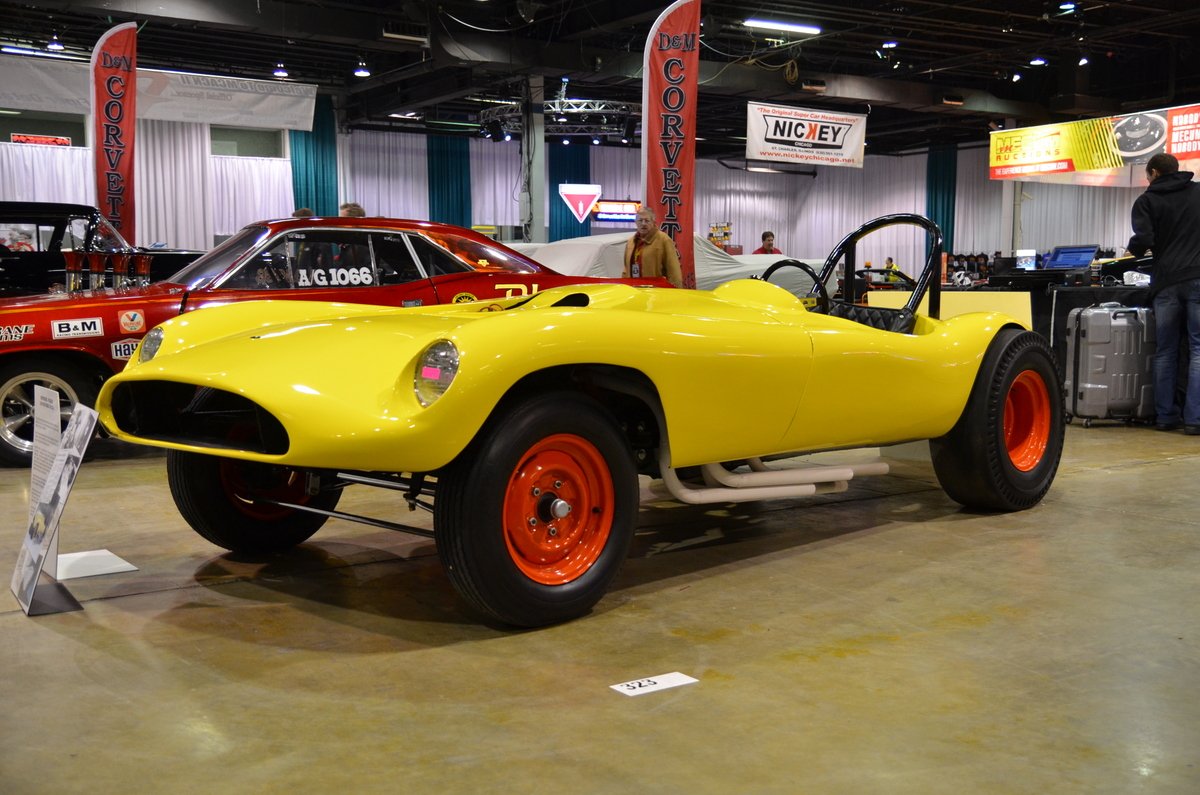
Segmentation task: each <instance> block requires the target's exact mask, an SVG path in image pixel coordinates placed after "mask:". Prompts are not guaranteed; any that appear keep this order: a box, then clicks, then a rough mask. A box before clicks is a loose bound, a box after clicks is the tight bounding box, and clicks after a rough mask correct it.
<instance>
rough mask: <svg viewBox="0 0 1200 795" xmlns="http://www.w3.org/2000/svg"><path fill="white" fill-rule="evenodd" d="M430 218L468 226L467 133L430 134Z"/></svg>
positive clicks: (428, 157)
mask: <svg viewBox="0 0 1200 795" xmlns="http://www.w3.org/2000/svg"><path fill="white" fill-rule="evenodd" d="M426 141H427V142H428V147H427V149H426V153H425V158H426V163H427V164H428V167H429V220H430V221H440V222H441V223H444V224H455V225H456V226H465V227H468V228H470V226H471V165H470V164H471V157H470V151H469V147H470V144H471V141H470V139H469V138H467V137H466V136H454V135H430V136H429V137H428V138H427V139H426Z"/></svg>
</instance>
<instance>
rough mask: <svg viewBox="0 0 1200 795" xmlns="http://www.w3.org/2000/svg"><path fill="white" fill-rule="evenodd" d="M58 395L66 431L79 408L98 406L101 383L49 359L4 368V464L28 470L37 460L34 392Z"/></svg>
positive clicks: (0, 442) (0, 448)
mask: <svg viewBox="0 0 1200 795" xmlns="http://www.w3.org/2000/svg"><path fill="white" fill-rule="evenodd" d="M35 386H43V387H46V388H47V389H53V390H54V391H55V392H57V393H58V403H59V414H60V416H61V418H62V427H63V428H66V427H67V421H68V420H70V418H71V412H72V411H74V409H75V404H77V403H83V404H84V405H86V406H94V405H95V404H96V395H97V394H98V393H99V383H98V380H97V379H95V378H90V377H89V376H88V374H87V373H85V372H84V371H83V370H81V369H80V368H78V367H75V366H73V365H71V364H68V363H66V362H60V361H52V360H49V359H45V358H40V359H26V360H22V361H18V362H14V363H12V364H7V365H5V366H4V367H0V413H2V415H3V416H2V422H0V463H3V464H6V465H8V466H23V467H28V466H29V465H30V462H31V461H32V460H33V407H34V401H33V388H34V387H35Z"/></svg>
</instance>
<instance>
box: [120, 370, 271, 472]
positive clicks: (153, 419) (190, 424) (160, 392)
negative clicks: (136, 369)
mask: <svg viewBox="0 0 1200 795" xmlns="http://www.w3.org/2000/svg"><path fill="white" fill-rule="evenodd" d="M112 411H113V417H114V419H115V420H116V423H117V427H118V428H120V429H121V430H122V431H124V432H125V433H128V434H130V435H132V436H138V437H141V438H143V439H148V440H155V441H161V442H175V443H179V444H188V445H193V446H196V447H212V448H215V449H221V450H244V451H247V452H252V453H264V454H268V455H282V454H283V453H286V452H287V450H288V444H289V442H288V435H287V431H285V430H284V428H283V425H282V423H280V422H279V420H277V419H276V418H275V417H274V416H273V415H272V414H270V413H269V412H267V411H265V410H263V408H262V407H261V406H259V405H258V404H256V403H254V402H252V401H250V400H247V399H246V398H244V397H242V396H241V395H235V394H234V393H232V392H225V391H223V390H220V389H212V388H210V387H196V386H192V385H190V384H178V383H174V382H172V381H131V382H129V383H124V384H119V385H117V387H116V389H114V390H113V397H112Z"/></svg>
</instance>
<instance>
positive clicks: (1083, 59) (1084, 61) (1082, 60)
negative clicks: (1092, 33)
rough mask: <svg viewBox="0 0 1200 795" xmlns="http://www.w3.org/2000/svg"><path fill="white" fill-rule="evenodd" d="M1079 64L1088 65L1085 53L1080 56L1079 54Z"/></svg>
mask: <svg viewBox="0 0 1200 795" xmlns="http://www.w3.org/2000/svg"><path fill="white" fill-rule="evenodd" d="M1079 65H1080V66H1087V65H1088V57H1087V56H1086V55H1081V56H1079Z"/></svg>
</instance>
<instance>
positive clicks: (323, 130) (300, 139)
mask: <svg viewBox="0 0 1200 795" xmlns="http://www.w3.org/2000/svg"><path fill="white" fill-rule="evenodd" d="M288 143H289V146H290V148H291V152H292V192H293V193H295V195H296V207H297V208H299V207H308V208H310V209H311V210H312V211H313V212H315V213H316V214H317V215H337V214H338V194H337V119H336V118H335V116H334V112H333V100H332V99H331V98H330V97H328V96H327V95H325V94H317V102H316V107H315V108H314V109H313V128H312V132H304V131H303V130H289V131H288Z"/></svg>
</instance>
